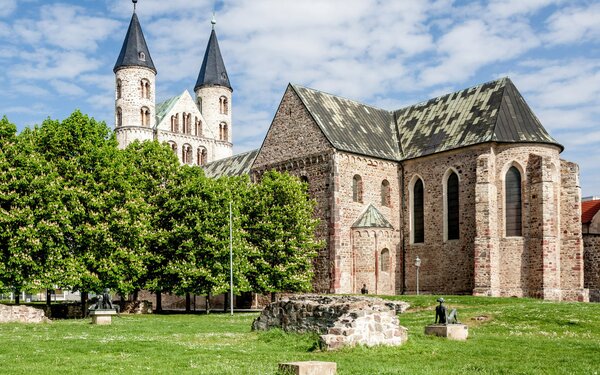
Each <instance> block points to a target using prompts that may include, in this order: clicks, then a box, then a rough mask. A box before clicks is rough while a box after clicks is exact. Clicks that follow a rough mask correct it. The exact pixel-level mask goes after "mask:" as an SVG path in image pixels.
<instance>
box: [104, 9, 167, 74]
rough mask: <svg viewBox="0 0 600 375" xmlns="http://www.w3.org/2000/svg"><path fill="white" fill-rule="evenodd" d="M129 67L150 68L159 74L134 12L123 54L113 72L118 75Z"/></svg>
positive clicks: (121, 53) (120, 55)
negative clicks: (122, 69)
mask: <svg viewBox="0 0 600 375" xmlns="http://www.w3.org/2000/svg"><path fill="white" fill-rule="evenodd" d="M128 66H139V67H143V68H148V69H150V70H152V71H153V72H154V74H156V73H157V71H156V67H155V66H154V62H153V61H152V57H151V56H150V50H149V49H148V45H147V44H146V39H145V38H144V33H143V32H142V26H141V25H140V21H139V20H138V17H137V14H136V13H135V12H134V13H133V15H132V16H131V21H130V22H129V28H128V29H127V34H126V35H125V40H124V41H123V46H122V47H121V52H120V53H119V57H118V58H117V62H116V63H115V67H114V68H113V72H115V73H116V71H117V70H119V69H120V68H124V67H128Z"/></svg>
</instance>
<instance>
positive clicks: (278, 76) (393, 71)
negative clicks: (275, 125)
mask: <svg viewBox="0 0 600 375" xmlns="http://www.w3.org/2000/svg"><path fill="white" fill-rule="evenodd" d="M132 10H133V4H132V2H131V1H130V0H79V1H72V0H64V1H41V0H0V116H2V115H6V116H7V117H8V119H9V120H10V121H11V122H13V123H15V124H16V125H17V128H18V129H19V130H21V129H23V128H25V127H28V126H29V127H31V126H34V125H35V124H39V123H41V122H42V121H43V120H44V119H46V118H48V117H50V118H53V119H64V118H66V117H67V116H68V115H69V114H70V113H72V112H73V111H74V110H75V109H80V110H81V111H82V112H84V113H86V114H89V115H91V116H93V117H94V118H96V119H97V120H102V121H106V123H107V124H109V125H110V126H111V127H112V126H113V125H114V95H115V94H114V90H115V81H114V74H113V72H112V69H113V67H114V63H115V61H116V59H117V56H118V54H119V51H120V49H121V45H122V43H123V39H124V37H125V33H126V31H127V26H128V24H129V21H130V19H131V15H132ZM213 11H214V12H215V13H216V20H217V25H216V32H217V36H218V39H219V44H220V47H221V53H222V55H223V59H224V61H225V66H226V68H227V72H228V75H229V78H230V81H231V84H232V86H233V88H234V92H233V103H232V114H233V123H232V132H233V142H234V153H239V152H243V151H247V150H250V149H254V148H258V147H260V145H261V142H262V140H263V138H264V136H265V134H266V132H267V130H268V128H269V125H270V123H271V120H272V118H273V115H274V113H275V111H276V109H277V106H278V105H279V102H280V100H281V97H282V95H283V93H284V91H285V89H286V86H287V84H288V83H289V82H291V83H295V84H300V85H303V86H308V87H311V88H315V89H318V90H321V91H325V92H329V93H332V94H335V95H340V96H343V97H347V98H350V99H354V100H358V101H360V102H363V103H365V104H369V105H373V106H376V107H380V108H384V109H388V110H394V109H399V108H402V107H404V106H408V105H412V104H416V103H419V102H422V101H425V100H428V99H430V98H433V97H436V96H440V95H443V94H446V93H450V92H454V91H458V90H461V89H464V88H468V87H471V86H474V85H478V84H480V83H484V82H488V81H491V80H494V79H497V78H500V77H504V76H508V77H510V78H511V79H512V81H513V82H514V83H515V85H516V86H517V88H518V89H519V91H520V92H521V94H522V95H523V96H524V98H525V100H526V101H527V102H528V104H529V105H530V107H531V108H532V109H533V111H534V113H535V114H536V115H537V116H538V118H539V119H540V121H541V122H542V124H543V125H544V127H545V128H546V129H547V130H548V131H549V133H550V134H551V135H552V136H553V137H554V138H555V139H556V140H557V141H558V142H559V143H561V144H562V145H564V146H565V151H563V153H562V155H561V156H562V158H563V159H567V160H570V161H574V162H576V163H578V164H579V166H580V173H581V187H582V194H583V196H589V195H597V196H600V0H564V1H563V0H490V1H483V0H481V1H476V0H473V1H459V0H454V1H452V0H394V1H391V0H302V1H300V0H236V1H222V0H221V1H214V0H212V1H209V0H169V1H166V0H139V1H138V4H137V15H138V17H139V19H140V23H141V25H142V29H143V31H144V35H145V37H146V41H147V44H148V47H149V49H150V54H151V56H152V59H153V61H154V64H155V66H156V68H157V70H158V76H157V80H156V90H157V95H156V97H157V102H160V101H162V100H165V99H168V98H169V97H172V96H174V95H179V94H181V92H183V91H184V90H186V89H187V90H189V91H190V93H193V87H194V84H195V83H196V78H197V75H198V72H199V70H200V66H201V64H202V57H203V55H204V50H205V48H206V44H207V42H208V38H209V35H210V30H211V24H210V20H211V17H212V13H213Z"/></svg>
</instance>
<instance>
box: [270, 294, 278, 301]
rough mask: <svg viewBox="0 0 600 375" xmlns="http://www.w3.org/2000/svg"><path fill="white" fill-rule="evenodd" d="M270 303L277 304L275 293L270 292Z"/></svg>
mask: <svg viewBox="0 0 600 375" xmlns="http://www.w3.org/2000/svg"><path fill="white" fill-rule="evenodd" d="M271 302H277V292H271Z"/></svg>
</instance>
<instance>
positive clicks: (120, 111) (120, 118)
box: [117, 107, 123, 126]
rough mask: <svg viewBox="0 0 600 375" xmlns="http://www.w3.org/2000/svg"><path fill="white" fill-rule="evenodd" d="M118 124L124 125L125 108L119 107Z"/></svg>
mask: <svg viewBox="0 0 600 375" xmlns="http://www.w3.org/2000/svg"><path fill="white" fill-rule="evenodd" d="M117 126H123V110H122V109H121V107H117Z"/></svg>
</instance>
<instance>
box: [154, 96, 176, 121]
mask: <svg viewBox="0 0 600 375" xmlns="http://www.w3.org/2000/svg"><path fill="white" fill-rule="evenodd" d="M180 97H181V95H177V96H174V97H172V98H169V99H167V100H165V101H163V102H160V103H158V104H157V105H156V126H158V124H160V122H161V121H162V120H163V118H165V116H166V115H167V113H169V111H170V110H171V108H173V106H174V105H175V103H177V100H179V98H180Z"/></svg>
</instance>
